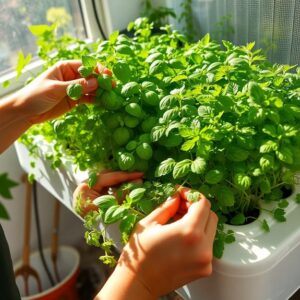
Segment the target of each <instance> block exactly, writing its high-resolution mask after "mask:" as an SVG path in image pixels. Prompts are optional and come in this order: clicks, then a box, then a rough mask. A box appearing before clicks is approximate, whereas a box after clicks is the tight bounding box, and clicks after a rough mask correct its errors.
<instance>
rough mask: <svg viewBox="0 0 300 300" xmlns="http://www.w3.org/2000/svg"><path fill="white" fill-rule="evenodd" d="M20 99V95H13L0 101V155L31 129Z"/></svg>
mask: <svg viewBox="0 0 300 300" xmlns="http://www.w3.org/2000/svg"><path fill="white" fill-rule="evenodd" d="M18 97H19V96H18V94H13V95H11V96H9V97H7V98H5V99H2V100H0V137H1V143H0V153H2V152H3V151H4V150H5V149H6V148H7V147H9V146H10V145H11V144H12V143H13V142H14V141H15V140H16V139H18V137H19V136H20V135H21V134H22V133H24V132H25V131H26V130H27V129H28V128H29V127H30V123H29V122H28V121H27V120H26V117H25V116H24V114H23V112H22V100H21V99H19V98H18Z"/></svg>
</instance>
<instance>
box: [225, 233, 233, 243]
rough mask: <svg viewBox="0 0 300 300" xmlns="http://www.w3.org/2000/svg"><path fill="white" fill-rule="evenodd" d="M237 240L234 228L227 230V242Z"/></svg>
mask: <svg viewBox="0 0 300 300" xmlns="http://www.w3.org/2000/svg"><path fill="white" fill-rule="evenodd" d="M234 241H235V236H234V231H233V230H227V233H226V235H225V243H226V244H231V243H233V242H234Z"/></svg>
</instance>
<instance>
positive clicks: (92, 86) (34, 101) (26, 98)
mask: <svg viewBox="0 0 300 300" xmlns="http://www.w3.org/2000/svg"><path fill="white" fill-rule="evenodd" d="M80 66H81V61H79V60H66V61H60V62H58V63H56V64H55V65H54V66H52V67H51V68H49V69H48V70H47V71H45V72H44V73H42V74H41V75H40V76H39V77H37V78H36V79H35V80H34V81H32V82H31V83H30V84H28V85H27V86H25V87H24V88H23V89H21V90H20V91H19V92H18V93H19V95H18V97H17V98H18V102H19V103H18V104H19V105H21V107H22V111H23V114H24V116H25V117H26V119H27V121H28V122H29V123H31V124H36V123H41V122H44V121H47V120H51V119H54V118H56V117H59V116H60V115H62V114H64V113H66V112H68V111H69V110H71V109H72V108H73V107H74V106H76V105H78V104H81V103H92V102H93V100H94V96H93V92H95V90H96V89H97V88H98V82H97V79H96V78H93V77H91V78H88V79H85V78H81V77H80V75H79V73H78V68H79V67H80ZM71 83H79V84H81V85H82V87H83V94H84V96H82V97H81V98H80V99H79V101H73V100H71V99H70V98H69V97H68V96H67V92H66V90H67V86H68V85H69V84H71Z"/></svg>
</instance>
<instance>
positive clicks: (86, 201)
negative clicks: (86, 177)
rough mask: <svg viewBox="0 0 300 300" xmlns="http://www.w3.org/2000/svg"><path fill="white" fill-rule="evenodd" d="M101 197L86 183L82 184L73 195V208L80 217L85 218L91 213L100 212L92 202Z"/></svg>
mask: <svg viewBox="0 0 300 300" xmlns="http://www.w3.org/2000/svg"><path fill="white" fill-rule="evenodd" d="M99 196H100V194H99V193H97V192H96V191H94V190H92V189H90V188H89V187H88V185H87V184H86V183H82V184H80V185H79V186H78V187H77V188H76V189H75V191H74V193H73V208H74V209H75V211H76V212H77V213H78V214H79V215H80V216H82V217H84V216H85V215H86V214H88V213H89V212H91V211H97V210H98V207H97V206H96V205H94V204H93V202H92V201H93V200H94V199H96V198H98V197H99Z"/></svg>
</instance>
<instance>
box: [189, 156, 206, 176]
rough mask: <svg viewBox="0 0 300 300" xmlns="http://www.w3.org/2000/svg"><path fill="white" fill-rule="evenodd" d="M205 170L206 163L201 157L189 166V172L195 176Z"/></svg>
mask: <svg viewBox="0 0 300 300" xmlns="http://www.w3.org/2000/svg"><path fill="white" fill-rule="evenodd" d="M205 169H206V161H205V159H203V158H201V157H197V158H196V159H195V160H194V161H193V162H192V164H191V171H192V172H193V173H195V174H202V173H203V172H204V171H205Z"/></svg>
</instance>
